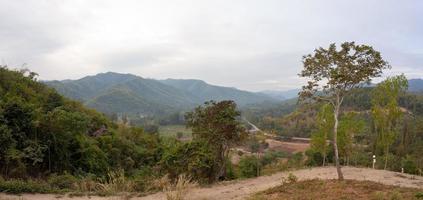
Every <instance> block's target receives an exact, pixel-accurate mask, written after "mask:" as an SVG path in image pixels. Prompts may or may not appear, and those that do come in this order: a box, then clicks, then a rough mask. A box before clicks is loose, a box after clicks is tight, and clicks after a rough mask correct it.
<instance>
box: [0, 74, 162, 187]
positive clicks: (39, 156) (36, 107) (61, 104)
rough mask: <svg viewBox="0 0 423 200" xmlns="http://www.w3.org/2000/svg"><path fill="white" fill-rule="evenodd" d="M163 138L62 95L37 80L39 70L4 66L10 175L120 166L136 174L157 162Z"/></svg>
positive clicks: (3, 149)
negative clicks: (160, 142)
mask: <svg viewBox="0 0 423 200" xmlns="http://www.w3.org/2000/svg"><path fill="white" fill-rule="evenodd" d="M117 96H120V94H119V95H117ZM158 142H159V138H158V137H157V136H156V135H150V134H145V133H144V132H143V130H142V129H140V128H128V127H124V126H118V125H117V124H114V123H113V122H111V121H110V120H108V119H107V118H106V117H105V116H104V115H103V114H101V113H99V112H97V111H95V110H92V109H88V108H85V107H84V106H83V105H82V104H81V103H79V102H76V101H73V100H69V99H67V98H65V97H62V96H61V95H59V94H58V93H57V92H56V91H55V90H54V89H52V88H49V87H47V86H46V85H44V84H43V83H40V82H38V81H36V74H35V73H29V72H25V71H12V70H8V69H7V68H5V67H1V66H0V176H2V177H4V178H27V177H44V176H46V175H50V174H54V173H57V174H67V173H71V174H78V175H80V176H85V175H88V174H92V175H96V176H105V175H106V174H107V173H108V171H109V170H117V169H122V170H125V171H126V172H128V173H130V172H132V171H133V170H135V169H138V168H141V167H148V166H150V165H152V164H155V163H156V162H157V157H156V155H158V150H159V149H158V145H159V144H158ZM65 178H66V177H65ZM0 185H1V184H0ZM2 187H8V186H5V185H2ZM44 189H45V190H47V188H44ZM0 190H3V191H4V190H5V189H4V188H2V189H1V188H0Z"/></svg>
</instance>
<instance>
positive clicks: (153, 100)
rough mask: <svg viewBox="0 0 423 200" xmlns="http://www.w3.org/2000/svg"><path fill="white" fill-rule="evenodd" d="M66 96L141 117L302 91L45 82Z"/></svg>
mask: <svg viewBox="0 0 423 200" xmlns="http://www.w3.org/2000/svg"><path fill="white" fill-rule="evenodd" d="M44 83H45V84H47V85H49V86H50V87H53V88H55V89H56V90H57V91H58V92H59V93H61V94H62V95H64V96H66V97H69V98H71V99H75V100H78V101H81V102H82V103H84V104H85V105H86V106H88V107H91V108H94V109H96V110H99V111H101V112H104V113H109V114H111V113H126V114H137V115H140V116H151V115H166V114H169V113H174V112H180V111H186V110H190V109H192V108H193V107H195V106H197V105H200V104H202V103H204V102H205V101H209V100H215V101H221V100H233V101H235V102H236V103H237V104H238V105H239V106H240V107H243V106H246V105H252V104H255V105H260V104H261V105H264V104H266V103H272V104H274V103H278V102H281V101H284V100H287V99H292V98H295V97H297V95H298V92H299V91H300V90H299V89H292V90H287V91H272V90H267V91H261V92H248V91H244V90H239V89H236V88H233V87H222V86H216V85H211V84H208V83H206V82H204V81H202V80H195V79H165V80H156V79H147V78H142V77H139V76H136V75H133V74H121V73H115V72H107V73H100V74H97V75H94V76H86V77H84V78H81V79H78V80H62V81H45V82H44ZM409 91H411V92H422V91H423V80H422V79H410V80H409Z"/></svg>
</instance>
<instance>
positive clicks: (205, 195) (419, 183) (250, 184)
mask: <svg viewBox="0 0 423 200" xmlns="http://www.w3.org/2000/svg"><path fill="white" fill-rule="evenodd" d="M343 172H344V175H345V178H346V179H354V180H370V181H375V182H379V183H383V184H387V185H396V186H401V187H412V188H421V189H423V177H421V176H412V175H406V174H400V173H396V172H391V171H384V170H373V169H368V168H353V167H344V168H343ZM292 173H293V174H294V175H296V176H297V177H298V178H299V179H300V180H304V179H313V178H320V179H334V178H336V177H337V176H336V170H335V168H333V167H320V168H311V169H303V170H297V171H292ZM288 174H289V173H288V172H281V173H276V174H273V175H271V176H262V177H258V178H251V179H245V180H241V181H232V182H222V183H219V184H216V185H213V186H211V187H206V188H196V189H192V190H190V191H189V192H188V195H187V196H188V199H193V200H194V199H196V200H197V199H209V200H213V199H219V200H222V199H244V198H245V197H248V196H250V195H251V194H253V193H256V192H258V191H263V190H266V189H268V188H271V187H275V186H277V185H280V184H281V179H282V178H284V177H287V176H288ZM2 197H3V198H2ZM5 197H6V196H5V195H4V194H2V195H0V200H1V199H5ZM8 197H13V196H8ZM15 197H16V196H15ZM23 198H24V199H35V200H39V199H40V200H41V199H51V200H53V199H57V195H42V194H36V195H30V194H25V195H23ZM61 199H68V198H65V197H62V198H61ZM72 199H74V200H79V199H91V200H97V199H98V200H100V199H101V200H105V199H119V198H117V197H91V198H88V197H78V198H76V197H74V198H72ZM132 199H138V200H156V199H166V197H165V195H164V194H163V193H157V194H153V195H149V196H145V197H137V198H132Z"/></svg>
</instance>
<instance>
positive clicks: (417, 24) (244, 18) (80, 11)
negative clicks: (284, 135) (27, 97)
mask: <svg viewBox="0 0 423 200" xmlns="http://www.w3.org/2000/svg"><path fill="white" fill-rule="evenodd" d="M342 41H356V42H357V43H365V44H369V45H372V46H373V47H374V48H376V49H377V50H379V51H381V52H382V55H383V57H384V58H385V59H386V60H387V61H389V62H390V63H391V65H392V66H393V68H392V70H390V71H389V72H388V73H387V74H398V73H405V74H406V75H407V76H408V77H409V78H422V77H423V1H419V0H415V1H407V0H404V1H399V0H391V1H388V0H379V1H377V0H362V1H357V0H351V1H344V0H342V1H341V0H333V1H317V0H309V1H299V0H291V1H283V0H275V1H270V0H256V1H248V0H222V1H219V0H210V1H202V0H192V1H178V0H169V1H161V0H151V1H141V0H133V1H125V0H114V1H105V0H98V1H94V0H0V59H1V64H7V65H9V66H10V67H20V66H22V64H24V63H26V64H27V65H26V67H27V68H29V69H31V70H32V71H35V72H38V73H39V74H40V78H41V79H48V80H51V79H76V78H81V77H83V76H86V75H93V74H96V73H100V72H106V71H114V72H122V73H133V74H136V75H139V76H142V77H147V78H158V79H163V78H195V79H203V80H205V81H207V82H209V83H213V84H217V85H225V86H233V87H237V88H241V89H246V90H252V91H258V90H264V89H272V90H285V89H290V88H297V87H300V86H301V85H302V81H301V80H300V79H299V78H298V76H297V74H298V73H299V72H300V70H301V68H302V64H301V56H302V55H304V54H307V53H311V52H312V51H313V50H314V49H315V48H317V47H319V46H323V47H326V46H328V45H329V44H330V43H332V42H337V43H339V42H342Z"/></svg>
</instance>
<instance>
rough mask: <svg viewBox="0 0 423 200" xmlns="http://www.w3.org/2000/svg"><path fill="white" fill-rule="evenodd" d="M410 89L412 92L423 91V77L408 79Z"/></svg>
mask: <svg viewBox="0 0 423 200" xmlns="http://www.w3.org/2000/svg"><path fill="white" fill-rule="evenodd" d="M408 90H409V91H410V92H423V79H410V80H408Z"/></svg>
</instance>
